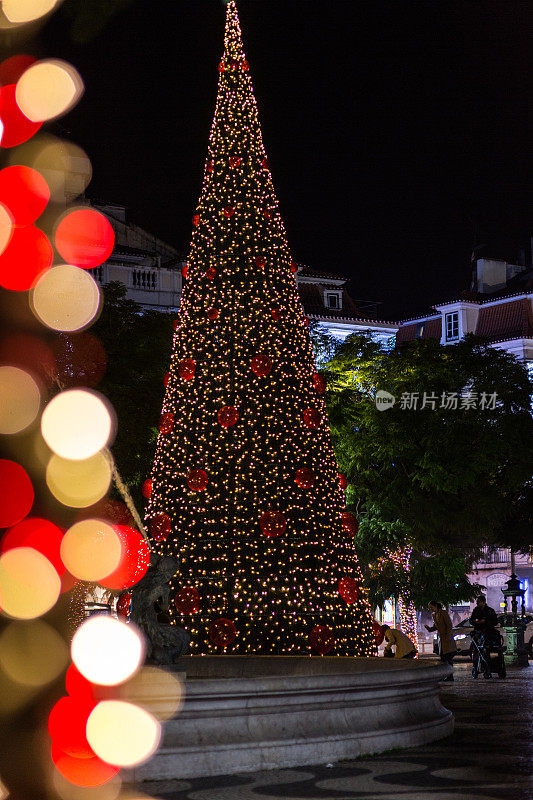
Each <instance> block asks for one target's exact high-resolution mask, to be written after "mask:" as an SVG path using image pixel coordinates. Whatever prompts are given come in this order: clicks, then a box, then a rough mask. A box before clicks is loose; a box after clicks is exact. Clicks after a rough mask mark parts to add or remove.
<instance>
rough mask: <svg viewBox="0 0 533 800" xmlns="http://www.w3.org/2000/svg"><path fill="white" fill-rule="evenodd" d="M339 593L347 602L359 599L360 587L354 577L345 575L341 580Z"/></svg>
mask: <svg viewBox="0 0 533 800" xmlns="http://www.w3.org/2000/svg"><path fill="white" fill-rule="evenodd" d="M339 594H340V596H341V597H342V599H343V600H344V602H345V603H347V604H348V605H350V604H351V603H355V602H356V600H358V599H359V588H358V586H357V583H356V581H355V580H354V579H353V578H349V577H345V578H341V579H340V581H339Z"/></svg>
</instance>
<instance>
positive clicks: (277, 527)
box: [259, 511, 287, 538]
mask: <svg viewBox="0 0 533 800" xmlns="http://www.w3.org/2000/svg"><path fill="white" fill-rule="evenodd" d="M259 526H260V528H261V533H263V534H264V535H265V536H269V537H270V538H273V537H274V536H282V535H283V534H284V533H285V530H286V528H287V520H286V519H285V517H284V516H283V514H282V513H281V511H267V512H266V514H262V515H261V516H260V517H259Z"/></svg>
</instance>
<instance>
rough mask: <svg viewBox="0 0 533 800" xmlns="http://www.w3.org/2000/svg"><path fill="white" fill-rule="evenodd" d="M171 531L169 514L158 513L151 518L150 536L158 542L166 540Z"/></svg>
mask: <svg viewBox="0 0 533 800" xmlns="http://www.w3.org/2000/svg"><path fill="white" fill-rule="evenodd" d="M170 531H171V526H170V517H169V516H168V514H163V513H161V514H156V515H155V516H154V517H152V519H151V520H150V536H151V537H152V539H155V541H156V542H164V541H165V539H166V538H167V536H168V535H169V533H170Z"/></svg>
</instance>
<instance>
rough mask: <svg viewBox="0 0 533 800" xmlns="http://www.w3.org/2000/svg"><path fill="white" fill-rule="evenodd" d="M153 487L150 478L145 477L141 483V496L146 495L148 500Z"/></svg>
mask: <svg viewBox="0 0 533 800" xmlns="http://www.w3.org/2000/svg"><path fill="white" fill-rule="evenodd" d="M153 488H154V483H153V481H152V479H151V478H147V479H146V480H145V482H144V483H143V485H142V493H143V497H146V499H147V500H149V499H150V498H151V496H152V489H153Z"/></svg>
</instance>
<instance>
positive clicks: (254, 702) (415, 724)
mask: <svg viewBox="0 0 533 800" xmlns="http://www.w3.org/2000/svg"><path fill="white" fill-rule="evenodd" d="M450 669H451V668H450V667H449V666H448V665H445V664H438V665H433V664H431V665H428V663H427V662H425V661H418V660H416V661H402V660H399V659H398V660H395V659H390V660H388V659H379V658H342V657H339V656H335V657H332V658H330V657H322V658H320V657H298V656H294V657H293V656H186V657H184V658H181V659H180V661H179V665H177V666H176V668H175V672H176V673H179V672H182V673H183V672H185V673H186V684H185V702H184V704H183V707H182V709H181V711H180V713H179V714H178V715H177V717H176V718H175V719H171V720H168V721H167V722H165V723H164V735H163V739H162V742H161V745H160V748H159V750H158V751H157V753H156V754H155V755H154V757H153V758H152V759H151V760H150V761H149V762H148V763H146V764H143V765H141V766H140V767H138V768H137V769H135V770H133V771H132V772H131V773H130V777H131V779H132V780H135V781H139V780H171V779H177V778H196V777H203V776H208V775H229V774H233V773H237V772H252V771H256V770H264V769H274V768H277V767H297V766H305V765H307V764H321V763H329V762H333V761H338V760H339V759H344V758H356V757H357V756H360V755H364V754H368V753H379V752H382V751H383V750H389V749H391V748H393V747H414V746H416V745H420V744H425V743H427V742H431V741H434V740H435V739H440V738H442V737H444V736H448V735H449V734H450V733H451V732H452V730H453V716H452V714H451V712H450V711H448V710H447V709H445V708H444V707H443V706H442V704H441V702H440V699H439V693H438V681H439V680H442V679H443V678H445V677H446V676H447V675H449V674H450ZM162 686H163V684H162ZM141 695H142V696H141ZM138 700H139V702H141V703H142V704H143V705H144V706H145V707H148V708H152V710H153V711H154V712H156V713H157V711H161V710H163V709H164V707H165V698H164V691H161V692H158V688H157V685H156V684H154V681H153V676H152V678H151V682H150V685H147V686H146V691H144V689H143V690H142V692H141V694H140V695H139V698H138Z"/></svg>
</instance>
